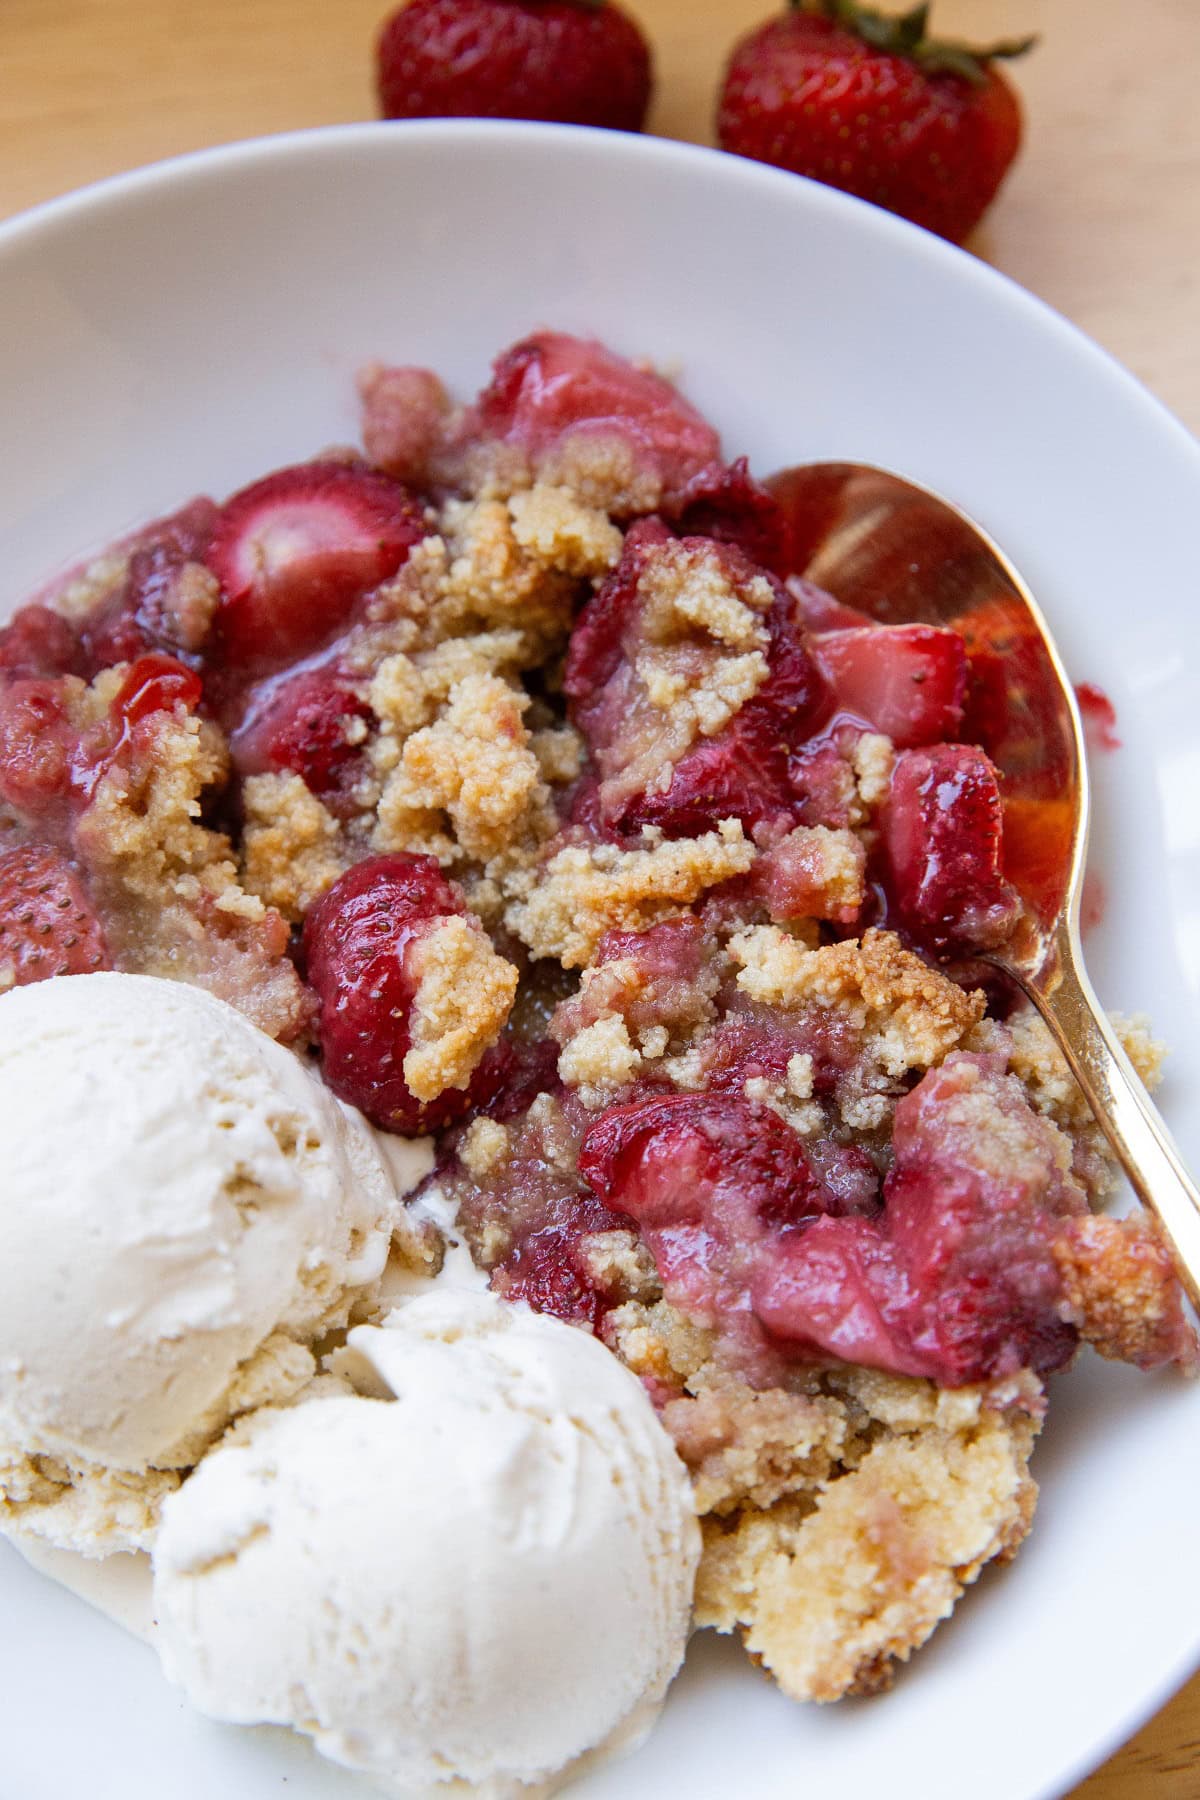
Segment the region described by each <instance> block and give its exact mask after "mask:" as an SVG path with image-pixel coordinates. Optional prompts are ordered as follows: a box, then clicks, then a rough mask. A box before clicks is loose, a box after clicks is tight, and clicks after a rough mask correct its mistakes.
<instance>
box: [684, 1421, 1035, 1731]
mask: <svg viewBox="0 0 1200 1800" xmlns="http://www.w3.org/2000/svg"><path fill="white" fill-rule="evenodd" d="M1034 1431H1035V1426H1034V1424H1033V1422H1032V1421H1031V1420H1030V1419H1029V1418H1028V1417H1027V1416H1020V1415H1018V1416H1016V1417H1009V1416H1006V1415H1000V1414H996V1413H992V1412H989V1411H985V1410H982V1409H981V1414H980V1417H979V1419H978V1421H977V1422H976V1423H975V1424H973V1425H972V1426H971V1427H970V1428H969V1429H965V1430H964V1429H960V1430H957V1431H946V1430H941V1429H939V1428H938V1427H937V1426H927V1427H925V1428H924V1429H923V1430H918V1431H916V1432H913V1433H911V1434H906V1433H896V1434H894V1435H891V1436H886V1437H884V1438H881V1439H880V1440H878V1441H877V1442H875V1443H874V1444H872V1445H871V1447H870V1448H869V1449H868V1451H867V1453H866V1454H865V1455H864V1456H863V1458H862V1460H861V1461H860V1462H859V1463H858V1464H857V1465H856V1466H855V1467H852V1468H850V1469H848V1470H847V1471H846V1472H845V1473H843V1474H841V1475H840V1476H839V1477H838V1478H837V1479H836V1480H833V1481H831V1482H829V1483H828V1484H827V1485H824V1486H823V1487H820V1488H819V1489H818V1491H817V1492H816V1493H815V1495H813V1496H810V1497H809V1498H807V1499H805V1500H794V1499H790V1498H789V1499H783V1500H780V1501H778V1502H776V1504H775V1505H774V1506H772V1507H770V1508H768V1509H767V1510H765V1511H759V1510H757V1509H754V1508H749V1509H746V1510H744V1511H743V1512H741V1513H740V1514H739V1516H738V1518H737V1520H736V1523H734V1524H733V1525H726V1524H724V1523H723V1522H720V1521H718V1520H707V1521H706V1522H705V1527H704V1553H703V1556H702V1558H701V1564H700V1573H699V1576H698V1578H697V1585H696V1621H697V1623H698V1624H700V1625H711V1626H714V1627H715V1628H716V1629H717V1630H718V1631H725V1632H728V1631H734V1630H736V1631H739V1632H740V1634H741V1636H742V1640H743V1642H744V1643H745V1646H746V1649H747V1650H748V1651H749V1653H750V1655H751V1656H752V1657H754V1658H755V1660H756V1661H758V1662H760V1663H761V1664H762V1665H763V1667H764V1668H766V1669H768V1670H769V1671H770V1672H771V1674H772V1675H773V1676H774V1677H775V1679H776V1681H777V1682H778V1683H779V1685H780V1687H781V1688H782V1689H783V1691H784V1693H785V1694H788V1695H790V1697H791V1698H792V1699H794V1700H817V1701H827V1700H837V1699H840V1698H842V1697H843V1696H844V1695H846V1694H872V1693H877V1692H879V1691H880V1690H881V1689H883V1688H886V1687H888V1686H889V1685H890V1684H891V1681H892V1678H893V1675H894V1672H895V1666H896V1664H897V1662H905V1661H907V1659H908V1658H909V1656H911V1654H912V1652H913V1651H914V1650H915V1649H918V1648H919V1647H920V1645H921V1644H923V1643H924V1642H925V1640H926V1638H928V1636H929V1635H930V1633H931V1632H932V1631H933V1629H934V1628H935V1626H936V1625H938V1624H939V1622H940V1621H941V1620H942V1619H944V1618H947V1617H948V1616H949V1614H950V1613H951V1612H952V1610H953V1608H954V1603H955V1601H956V1600H957V1599H958V1598H959V1595H960V1594H961V1593H962V1591H963V1589H964V1588H965V1587H966V1586H968V1584H969V1583H971V1582H973V1581H974V1580H975V1579H976V1578H977V1576H978V1575H979V1573H980V1571H981V1570H982V1569H983V1567H984V1566H985V1564H986V1563H988V1562H991V1561H996V1560H1000V1561H1004V1560H1007V1559H1008V1558H1009V1557H1011V1556H1012V1555H1013V1554H1014V1552H1015V1550H1016V1548H1017V1546H1018V1544H1019V1543H1020V1541H1021V1539H1022V1538H1023V1537H1024V1536H1025V1535H1026V1533H1027V1531H1028V1529H1029V1526H1030V1522H1031V1520H1032V1515H1033V1508H1034V1504H1035V1501H1036V1495H1037V1490H1036V1487H1035V1485H1034V1482H1033V1480H1032V1478H1031V1476H1030V1475H1029V1473H1028V1469H1027V1466H1026V1465H1027V1462H1028V1458H1029V1454H1030V1451H1031V1449H1032V1445H1033V1437H1034Z"/></svg>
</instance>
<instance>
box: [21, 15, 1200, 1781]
mask: <svg viewBox="0 0 1200 1800" xmlns="http://www.w3.org/2000/svg"><path fill="white" fill-rule="evenodd" d="M630 4H631V7H632V10H634V11H636V12H637V13H638V15H639V16H640V18H641V19H642V21H643V22H644V24H645V25H646V27H647V29H648V31H649V32H650V34H651V36H652V38H653V40H654V44H655V48H656V53H657V66H658V93H659V98H658V101H657V104H656V107H655V112H654V115H653V118H652V121H651V123H652V126H653V128H654V129H655V130H657V131H659V132H662V133H664V134H665V135H668V136H673V137H681V138H690V139H695V140H698V141H700V142H704V141H707V140H708V139H709V136H710V120H711V116H712V110H713V97H714V93H715V89H716V84H717V81H718V76H719V70H720V67H721V64H722V62H723V60H724V57H725V55H726V54H727V52H728V49H729V46H730V45H731V44H732V42H733V40H734V39H735V37H736V36H737V35H738V34H739V33H740V32H742V31H744V30H745V29H747V28H748V27H749V26H750V25H751V24H754V23H756V22H757V21H758V20H759V19H760V18H762V17H763V16H765V15H766V14H767V13H768V12H769V11H771V10H772V6H773V4H774V0H630ZM386 9H387V0H0V216H4V215H6V214H8V213H11V212H16V211H17V210H19V209H20V208H22V207H25V206H31V205H33V204H34V202H36V201H39V200H44V199H48V198H49V197H50V196H51V195H54V194H58V193H63V192H65V191H66V190H67V189H69V188H73V187H77V186H79V185H81V184H82V183H84V182H88V181H95V180H97V179H98V178H99V177H100V176H102V175H108V174H112V173H113V172H115V171H116V170H119V169H127V168H131V167H133V166H134V165H136V164H138V163H143V162H151V161H154V160H156V159H158V158H160V157H164V156H171V155H174V154H176V153H177V152H179V151H184V150H193V149H197V148H200V147H201V146H203V145H206V144H216V143H223V142H227V141H229V140H232V139H235V138H243V137H254V136H258V135H260V134H261V133H265V132H273V131H285V130H289V129H292V128H294V127H297V126H305V125H319V124H332V123H337V122H340V121H344V120H352V119H363V118H371V117H373V116H374V112H375V107H374V98H373V92H372V87H371V45H372V39H373V35H374V31H375V28H376V26H377V24H378V22H379V20H380V18H381V17H382V15H383V13H384V12H385V11H386ZM938 23H939V24H941V25H943V26H945V27H946V28H948V29H951V30H954V31H958V32H963V33H967V32H971V33H975V34H996V33H1004V34H1010V35H1011V34H1013V33H1015V32H1017V31H1021V32H1024V31H1028V30H1036V31H1040V32H1041V33H1042V34H1043V42H1042V45H1041V47H1040V48H1039V50H1038V51H1037V52H1036V54H1035V55H1034V56H1033V57H1031V58H1030V59H1029V60H1028V61H1027V62H1026V63H1024V64H1022V65H1020V67H1019V69H1018V71H1017V75H1016V79H1017V81H1018V83H1019V85H1020V86H1021V88H1022V90H1023V92H1024V94H1025V97H1026V102H1027V116H1028V134H1027V143H1026V148H1025V152H1024V154H1023V156H1022V158H1021V161H1020V163H1019V164H1018V165H1017V168H1016V169H1015V170H1014V172H1013V175H1012V176H1011V178H1010V180H1009V182H1008V184H1007V186H1006V188H1005V190H1004V192H1003V193H1002V195H1001V197H1000V200H999V201H998V203H997V205H996V207H995V209H994V211H993V213H992V215H991V217H990V219H989V220H988V221H987V222H986V223H985V225H984V227H983V229H982V230H981V232H980V233H979V234H978V238H977V240H976V242H975V244H974V248H975V249H976V250H977V251H978V252H979V253H980V254H981V255H984V256H986V257H987V258H988V260H989V261H991V262H994V263H995V264H996V265H997V266H998V267H999V268H1001V269H1003V270H1004V271H1005V272H1006V273H1007V274H1009V275H1012V276H1014V277H1015V278H1016V279H1017V280H1018V281H1020V282H1022V283H1023V284H1024V285H1025V286H1026V287H1028V288H1031V289H1032V290H1033V292H1034V293H1036V294H1039V295H1040V296H1041V297H1042V298H1043V299H1045V300H1048V301H1050V302H1051V304H1052V305H1054V306H1056V307H1058V308H1059V309H1060V310H1061V311H1062V312H1064V313H1066V314H1067V316H1068V317H1069V318H1071V319H1073V320H1074V321H1075V322H1076V323H1077V324H1079V325H1081V326H1082V327H1083V328H1084V329H1085V330H1086V331H1088V332H1090V333H1091V334H1092V336H1093V337H1095V338H1097V339H1099V341H1100V342H1101V343H1102V344H1104V345H1105V346H1106V347H1107V348H1108V349H1109V350H1111V351H1112V352H1113V353H1114V355H1116V356H1117V357H1119V358H1120V360H1121V361H1122V362H1124V363H1126V364H1127V365H1128V366H1129V367H1130V368H1131V369H1133V370H1134V372H1135V373H1136V374H1138V375H1139V376H1140V377H1141V378H1142V379H1143V380H1144V381H1145V382H1146V383H1147V384H1148V385H1149V386H1150V387H1151V388H1152V389H1153V390H1154V391H1155V392H1156V393H1157V394H1158V395H1159V397H1160V398H1161V399H1162V400H1164V401H1165V402H1166V404H1167V405H1168V406H1169V407H1171V408H1172V410H1173V411H1174V412H1175V413H1177V414H1178V416H1179V417H1180V418H1181V419H1182V420H1183V421H1184V423H1185V424H1187V425H1188V426H1190V427H1191V429H1192V430H1193V431H1200V328H1198V327H1200V96H1198V94H1197V83H1198V80H1200V0H940V9H939V13H938ZM1143 46H1144V48H1143ZM1151 59H1152V60H1151ZM1197 1602H1198V1604H1200V1596H1198V1597H1197ZM1063 1679H1064V1681H1071V1680H1085V1679H1086V1664H1085V1663H1084V1664H1081V1666H1080V1667H1079V1668H1077V1669H1075V1670H1064V1672H1063ZM963 1800H970V1796H969V1783H968V1785H967V1786H966V1787H964V1795H963ZM1071 1800H1200V1676H1198V1677H1197V1678H1196V1679H1195V1680H1194V1681H1192V1682H1191V1684H1190V1685H1189V1686H1188V1687H1186V1688H1184V1690H1183V1692H1182V1693H1181V1694H1180V1695H1178V1696H1177V1698H1176V1699H1175V1700H1174V1701H1173V1702H1172V1703H1171V1704H1170V1705H1169V1706H1167V1707H1166V1708H1165V1709H1164V1710H1163V1711H1162V1712H1161V1713H1160V1714H1159V1715H1158V1717H1157V1718H1156V1719H1154V1720H1153V1721H1152V1722H1151V1723H1150V1724H1149V1725H1147V1726H1146V1728H1145V1729H1144V1730H1143V1731H1142V1732H1141V1733H1140V1734H1139V1735H1138V1736H1137V1737H1136V1738H1134V1739H1133V1741H1132V1742H1131V1743H1129V1744H1128V1745H1126V1747H1125V1748H1124V1749H1123V1750H1122V1751H1121V1752H1120V1753H1119V1754H1118V1755H1116V1756H1115V1757H1113V1759H1112V1760H1111V1762H1109V1763H1107V1764H1106V1765H1105V1767H1104V1768H1103V1769H1102V1770H1100V1771H1099V1772H1098V1773H1097V1774H1095V1775H1094V1776H1093V1777H1092V1778H1091V1779H1090V1780H1088V1781H1086V1782H1084V1784H1083V1785H1082V1786H1081V1787H1079V1788H1077V1789H1076V1790H1075V1791H1074V1794H1073V1795H1072V1796H1071Z"/></svg>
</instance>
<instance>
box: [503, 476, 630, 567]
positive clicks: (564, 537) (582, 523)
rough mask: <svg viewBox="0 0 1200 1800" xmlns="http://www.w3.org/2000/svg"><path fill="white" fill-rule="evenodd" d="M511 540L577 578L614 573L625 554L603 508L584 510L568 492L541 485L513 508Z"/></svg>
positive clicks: (510, 505) (515, 497)
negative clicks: (609, 571)
mask: <svg viewBox="0 0 1200 1800" xmlns="http://www.w3.org/2000/svg"><path fill="white" fill-rule="evenodd" d="M508 512H509V518H510V519H511V521H512V535H513V538H514V540H515V542H516V543H517V544H519V545H520V547H521V549H522V550H524V551H526V552H527V553H528V554H529V555H530V556H532V557H533V558H534V559H535V560H536V561H537V562H539V563H541V564H542V566H543V567H545V568H547V569H558V570H561V571H562V573H563V574H564V575H573V576H575V577H577V578H579V577H583V576H588V577H594V576H597V575H601V574H603V573H604V572H605V571H606V570H608V569H611V568H612V566H613V564H614V563H615V562H616V560H617V558H618V557H619V556H620V554H621V533H620V531H619V530H618V529H617V527H616V526H615V525H614V524H613V523H612V522H611V520H610V519H608V518H607V517H606V515H605V514H604V513H603V512H601V511H600V510H599V509H598V508H596V507H592V506H584V505H581V504H580V499H579V496H578V494H576V493H574V492H573V491H572V490H571V489H570V488H569V487H555V486H552V485H551V484H550V483H548V482H538V483H537V484H536V485H535V486H534V487H532V488H529V489H527V490H526V491H525V492H523V493H517V494H514V495H513V496H512V498H511V499H510V500H509V503H508Z"/></svg>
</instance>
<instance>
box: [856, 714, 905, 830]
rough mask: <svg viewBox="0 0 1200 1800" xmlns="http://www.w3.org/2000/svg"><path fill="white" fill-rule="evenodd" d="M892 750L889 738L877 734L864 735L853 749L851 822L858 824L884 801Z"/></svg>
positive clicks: (890, 770) (893, 750)
mask: <svg viewBox="0 0 1200 1800" xmlns="http://www.w3.org/2000/svg"><path fill="white" fill-rule="evenodd" d="M895 760H896V750H895V746H894V745H893V743H892V740H891V738H889V737H884V735H883V733H882V732H879V731H864V732H863V734H862V736H861V737H860V738H859V739H858V742H857V743H856V744H855V746H854V756H853V767H854V782H855V786H856V788H857V790H858V806H857V808H852V809H851V821H852V823H854V824H862V822H863V820H864V818H865V817H866V815H867V814H869V813H872V812H874V810H875V808H876V807H877V806H879V805H881V804H882V802H883V801H884V800H886V799H887V795H888V789H889V787H890V786H891V780H892V765H893V764H894V762H895Z"/></svg>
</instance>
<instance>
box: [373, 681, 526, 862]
mask: <svg viewBox="0 0 1200 1800" xmlns="http://www.w3.org/2000/svg"><path fill="white" fill-rule="evenodd" d="M528 706H529V699H528V696H527V695H525V694H523V693H522V692H520V691H519V690H518V689H516V688H514V687H512V686H510V685H509V683H508V682H506V681H503V680H501V679H500V677H499V676H496V675H468V676H467V677H466V678H465V679H464V680H463V681H461V682H459V683H458V685H457V686H456V687H454V688H452V689H451V691H450V695H449V698H448V700H447V703H446V706H445V709H444V711H443V712H442V713H441V715H440V717H439V718H438V719H437V720H436V721H435V722H434V723H433V724H432V725H426V726H423V727H422V728H421V729H420V730H419V731H414V732H413V733H412V735H411V736H410V737H408V738H407V739H406V740H405V742H404V745H403V748H402V749H401V751H400V758H399V762H398V764H397V766H396V768H395V769H394V770H393V772H392V773H391V774H390V775H389V776H388V777H387V780H386V782H385V784H384V788H383V792H382V794H381V795H380V799H379V807H378V820H377V823H376V827H375V832H374V837H373V844H374V848H375V849H376V850H380V851H395V850H409V851H414V850H415V851H428V852H431V853H433V854H434V855H438V856H440V857H441V859H442V860H443V861H452V860H454V859H455V857H456V854H458V853H461V854H463V855H466V856H468V857H471V858H473V859H475V860H477V861H480V862H486V861H487V860H489V859H490V858H492V857H495V856H499V855H502V854H503V853H504V852H506V851H508V850H510V849H511V848H512V846H513V845H514V844H523V845H529V846H530V847H534V846H536V845H537V844H539V843H541V842H543V841H544V840H545V839H546V838H548V837H549V836H550V834H551V833H552V831H553V829H554V824H555V820H554V811H553V807H552V804H551V800H550V790H549V789H548V787H547V786H546V784H545V782H544V781H543V780H542V776H541V770H540V769H539V767H538V760H537V757H536V756H535V755H534V753H533V751H532V750H531V749H530V747H529V733H528V731H527V730H526V728H525V724H524V720H523V717H522V715H523V714H524V712H525V711H526V709H527V708H528Z"/></svg>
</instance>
